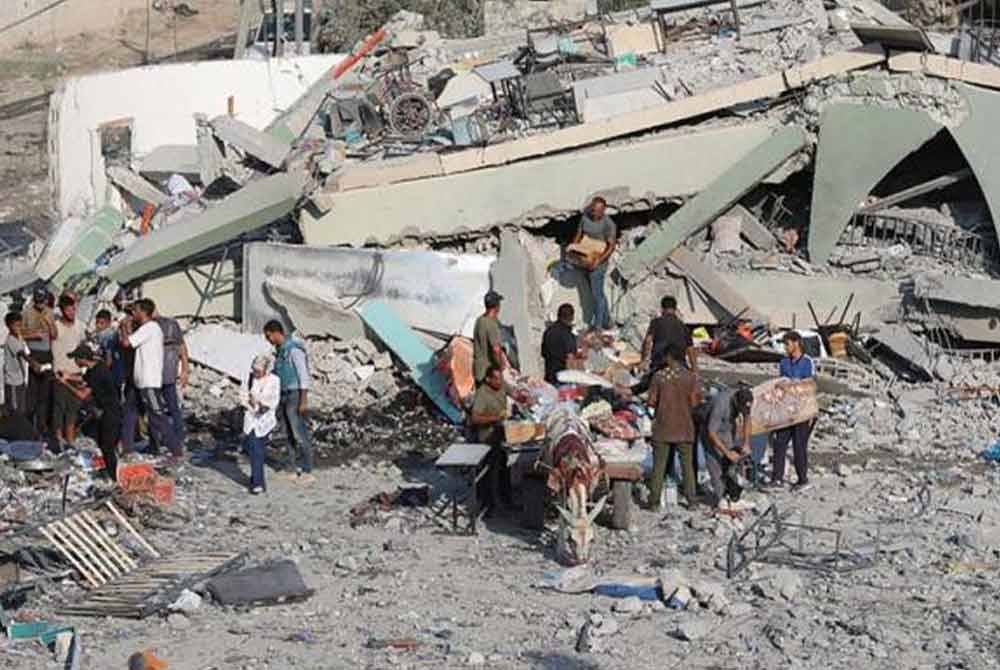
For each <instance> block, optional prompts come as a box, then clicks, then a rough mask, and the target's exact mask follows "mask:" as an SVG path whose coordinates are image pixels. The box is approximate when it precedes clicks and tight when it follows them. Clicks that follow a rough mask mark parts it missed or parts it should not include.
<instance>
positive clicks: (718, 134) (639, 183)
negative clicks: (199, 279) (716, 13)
mask: <svg viewBox="0 0 1000 670" xmlns="http://www.w3.org/2000/svg"><path fill="white" fill-rule="evenodd" d="M772 132H773V127H772V126H771V125H769V124H749V125H745V126H739V127H732V128H722V129H717V130H709V131H703V132H697V133H689V134H683V135H674V136H669V137H664V138H660V139H655V140H650V141H646V142H639V143H635V144H625V145H621V146H616V147H611V148H606V149H592V150H588V151H582V152H577V153H572V154H564V155H560V156H555V157H552V158H544V159H537V160H533V161H526V162H523V163H517V164H514V165H508V166H505V167H500V168H490V169H485V170H476V171H473V172H469V173H465V174H458V175H452V176H448V177H438V178H435V179H421V180H417V181H412V182H404V183H400V184H392V185H390V186H385V187H382V188H367V189H358V190H352V191H347V192H341V193H330V194H325V199H326V200H327V201H328V205H329V212H328V213H327V214H325V215H323V216H321V217H319V218H316V217H314V216H313V215H312V214H311V213H310V212H308V211H303V213H302V215H301V218H300V220H299V225H300V227H301V228H302V235H303V237H304V238H305V241H306V244H312V245H331V244H354V245H359V244H363V243H365V242H367V241H375V242H386V241H389V240H391V239H393V238H396V237H398V236H400V235H403V234H404V233H405V234H409V233H411V232H412V233H416V232H419V233H420V234H423V235H435V234H449V233H454V232H460V231H462V230H484V229H489V228H491V227H493V226H497V225H502V224H506V223H523V222H526V221H531V220H533V219H538V220H542V219H548V218H551V217H553V216H555V215H559V214H570V213H574V212H578V211H580V209H582V207H583V206H584V205H585V204H586V203H587V201H588V200H589V199H590V198H591V197H592V196H594V195H595V194H598V193H600V194H602V195H604V196H605V197H607V199H608V201H609V203H610V204H612V206H618V205H622V204H627V203H629V202H632V201H635V200H643V199H645V200H647V201H649V204H650V205H652V204H654V202H655V201H656V200H657V199H668V198H676V197H683V196H689V195H692V194H694V193H698V192H699V191H701V190H702V189H703V188H705V186H707V185H708V184H710V183H711V182H712V181H713V180H715V179H716V178H717V177H718V176H719V175H721V174H722V173H723V172H724V171H725V170H726V169H727V168H728V167H729V165H730V164H731V162H732V161H734V160H738V159H739V158H741V157H742V156H744V155H745V154H747V153H749V152H750V151H751V150H752V149H753V148H754V147H756V146H757V145H759V144H760V143H761V142H763V141H764V140H766V139H767V138H768V137H770V135H771V133H772Z"/></svg>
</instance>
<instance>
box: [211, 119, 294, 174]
mask: <svg viewBox="0 0 1000 670" xmlns="http://www.w3.org/2000/svg"><path fill="white" fill-rule="evenodd" d="M209 125H211V126H212V130H213V131H214V132H215V135H216V136H217V137H218V138H219V139H221V140H222V141H223V142H225V143H226V144H231V145H232V146H234V147H236V148H237V149H240V150H242V151H244V152H246V153H248V154H250V155H251V156H253V157H255V158H258V159H260V160H261V161H263V162H265V163H267V164H268V165H270V166H271V167H273V168H275V169H280V168H281V167H282V166H283V165H284V164H285V160H286V159H287V158H288V154H289V153H291V151H292V146H291V144H290V143H289V142H285V141H283V140H280V139H278V138H277V137H275V136H274V135H271V134H269V133H266V132H261V131H259V130H257V129H256V128H254V127H253V126H250V125H248V124H246V123H243V122H242V121H239V120H237V119H234V118H233V117H231V116H227V115H223V116H217V117H215V118H214V119H212V120H211V121H210V122H209Z"/></svg>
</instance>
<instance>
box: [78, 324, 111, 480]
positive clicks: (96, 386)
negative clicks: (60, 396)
mask: <svg viewBox="0 0 1000 670" xmlns="http://www.w3.org/2000/svg"><path fill="white" fill-rule="evenodd" d="M67 355H68V356H69V357H70V358H72V359H73V360H74V361H76V364H77V365H78V366H80V369H82V370H84V373H83V381H84V383H85V384H86V386H84V387H82V388H77V387H76V386H67V388H69V389H71V390H72V392H73V393H74V394H75V395H76V397H77V398H78V399H79V400H80V401H86V400H90V399H93V401H94V405H95V406H96V407H97V409H98V411H99V412H100V418H99V419H98V425H97V446H98V447H100V449H101V455H103V456H104V465H105V473H106V474H107V476H108V477H109V478H110V479H111V480H112V481H114V480H115V478H116V477H117V475H118V451H117V448H118V440H119V438H120V437H121V433H122V403H121V396H120V395H119V392H118V389H117V388H115V384H114V381H113V380H112V378H111V370H110V369H108V366H107V365H106V364H105V363H104V360H102V358H101V356H100V355H99V354H98V353H97V352H95V351H94V350H93V349H92V348H91V347H90V346H89V345H87V344H86V343H84V344H81V345H80V346H78V347H77V348H76V349H74V350H73V351H71V352H70V353H69V354H67Z"/></svg>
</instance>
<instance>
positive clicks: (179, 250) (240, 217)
mask: <svg viewBox="0 0 1000 670" xmlns="http://www.w3.org/2000/svg"><path fill="white" fill-rule="evenodd" d="M305 184H306V177H305V176H304V175H302V174H285V173H279V174H275V175H271V176H269V177H264V178H262V179H259V180H257V181H253V182H250V183H249V184H247V185H246V186H244V187H243V188H242V189H240V190H239V191H237V192H236V193H233V194H232V195H230V196H229V197H228V198H226V199H225V200H223V201H222V202H220V203H218V204H217V205H215V206H213V207H210V208H209V209H207V210H205V211H204V212H202V213H201V214H199V215H197V216H194V217H192V218H190V219H187V220H185V221H181V222H179V223H175V224H173V225H171V226H167V227H165V228H161V229H159V230H156V231H153V232H152V233H150V234H148V235H146V236H145V237H143V238H141V239H139V240H136V241H135V242H134V243H133V244H132V246H130V247H129V248H128V249H126V250H125V251H124V252H122V253H121V254H120V255H118V256H116V257H115V258H114V259H113V260H112V261H111V263H110V264H109V265H108V266H107V267H106V268H103V270H102V274H103V275H104V276H105V277H108V278H109V279H113V280H114V281H116V282H118V283H119V284H126V283H128V282H130V281H133V280H135V279H139V278H142V277H144V276H146V275H149V274H151V273H153V272H156V271H158V270H163V269H166V268H168V267H170V266H171V265H173V264H175V263H178V262H180V261H182V260H184V259H186V258H189V257H190V256H191V255H193V254H196V253H198V252H202V251H206V250H208V249H211V248H212V247H215V246H217V245H220V244H222V243H223V242H227V241H229V240H232V239H234V238H236V237H238V236H239V235H242V234H243V233H248V232H251V231H253V230H257V229H258V228H262V227H264V226H266V225H268V224H270V223H273V222H274V221H277V220H278V219H280V218H281V217H283V216H287V215H288V214H290V213H291V212H292V210H293V209H294V207H295V205H296V203H298V201H299V199H300V198H301V197H302V191H303V189H304V188H305Z"/></svg>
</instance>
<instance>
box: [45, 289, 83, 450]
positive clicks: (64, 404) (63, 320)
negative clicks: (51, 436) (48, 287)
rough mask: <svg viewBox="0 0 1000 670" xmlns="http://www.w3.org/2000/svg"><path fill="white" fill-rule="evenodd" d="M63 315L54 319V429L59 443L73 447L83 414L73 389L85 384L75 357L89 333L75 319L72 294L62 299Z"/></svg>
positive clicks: (74, 303) (60, 305) (60, 309)
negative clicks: (71, 356)
mask: <svg viewBox="0 0 1000 670" xmlns="http://www.w3.org/2000/svg"><path fill="white" fill-rule="evenodd" d="M59 312H60V313H61V315H60V316H59V317H58V318H57V319H56V320H55V325H56V328H55V331H56V336H55V338H53V339H52V369H53V371H54V372H55V375H56V380H57V381H58V383H57V384H56V386H55V389H54V391H53V398H52V428H54V429H55V431H56V436H57V437H58V438H59V442H60V443H63V444H69V445H72V444H73V443H74V442H75V441H76V422H77V419H78V417H79V414H80V400H79V398H77V396H76V392H75V391H74V390H73V389H74V388H75V387H80V386H82V384H83V378H82V377H81V376H80V368H79V366H78V365H77V364H76V361H74V360H73V359H72V358H70V357H69V353H70V352H71V351H74V350H76V348H77V347H78V346H80V344H81V343H82V342H83V340H84V338H85V337H86V335H87V333H86V330H85V329H84V327H83V324H82V323H80V322H79V321H78V320H77V318H76V300H75V299H74V298H73V296H71V295H63V296H61V297H60V298H59Z"/></svg>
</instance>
